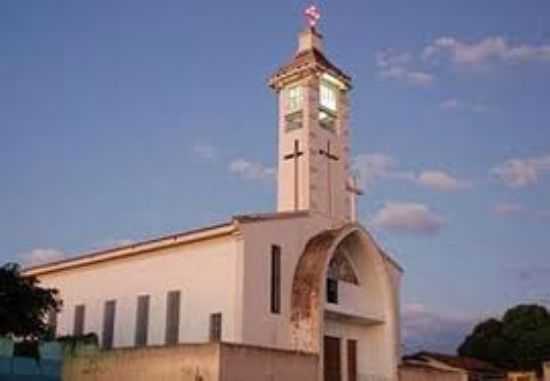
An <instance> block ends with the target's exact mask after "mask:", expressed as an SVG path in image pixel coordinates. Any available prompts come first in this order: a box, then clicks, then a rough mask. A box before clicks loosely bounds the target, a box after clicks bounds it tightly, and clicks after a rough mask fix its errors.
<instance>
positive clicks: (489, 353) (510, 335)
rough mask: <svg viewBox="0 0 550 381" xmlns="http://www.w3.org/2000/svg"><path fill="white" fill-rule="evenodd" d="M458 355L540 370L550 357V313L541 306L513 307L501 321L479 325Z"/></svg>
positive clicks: (507, 366) (508, 365)
mask: <svg viewBox="0 0 550 381" xmlns="http://www.w3.org/2000/svg"><path fill="white" fill-rule="evenodd" d="M458 353H459V354H460V355H461V356H469V357H474V358H478V359H480V360H485V361H488V362H491V363H493V364H495V365H497V366H500V367H502V368H505V369H511V370H532V369H537V370H539V371H540V368H541V365H542V362H543V361H545V360H548V359H549V358H550V312H549V311H548V310H547V309H546V308H544V307H542V306H538V305H519V306H516V307H514V308H511V309H509V310H508V311H506V313H505V314H504V316H503V317H502V319H501V320H498V319H489V320H486V321H484V322H482V323H480V324H478V325H477V326H476V327H475V328H474V330H473V332H472V333H471V334H470V335H469V336H468V337H466V339H465V340H464V342H463V343H462V345H460V347H459V348H458Z"/></svg>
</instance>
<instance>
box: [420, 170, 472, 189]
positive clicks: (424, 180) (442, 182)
mask: <svg viewBox="0 0 550 381" xmlns="http://www.w3.org/2000/svg"><path fill="white" fill-rule="evenodd" d="M417 182H418V183H419V184H420V185H422V186H425V187H427V188H430V189H433V190H436V191H442V192H454V191H458V190H463V189H468V188H471V186H472V185H471V183H469V182H467V181H462V180H458V179H457V178H455V177H453V176H451V175H449V174H448V173H446V172H443V171H424V172H421V173H420V175H418V178H417Z"/></svg>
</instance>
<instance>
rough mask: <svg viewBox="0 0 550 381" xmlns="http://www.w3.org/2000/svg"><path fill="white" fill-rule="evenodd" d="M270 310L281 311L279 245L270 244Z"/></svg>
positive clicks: (273, 311)
mask: <svg viewBox="0 0 550 381" xmlns="http://www.w3.org/2000/svg"><path fill="white" fill-rule="evenodd" d="M271 312H272V313H274V314H279V313H281V247H280V246H277V245H272V246H271Z"/></svg>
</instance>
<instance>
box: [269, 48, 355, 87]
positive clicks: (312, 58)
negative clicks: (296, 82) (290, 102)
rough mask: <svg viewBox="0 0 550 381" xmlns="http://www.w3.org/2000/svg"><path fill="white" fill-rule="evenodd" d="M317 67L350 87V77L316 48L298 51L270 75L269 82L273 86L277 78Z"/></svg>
mask: <svg viewBox="0 0 550 381" xmlns="http://www.w3.org/2000/svg"><path fill="white" fill-rule="evenodd" d="M318 67H320V68H323V69H325V70H327V71H328V72H330V73H332V74H333V75H335V76H336V77H338V78H339V79H341V80H342V81H343V82H344V83H346V84H347V85H348V86H350V87H351V77H350V76H349V75H347V74H346V73H344V72H343V71H342V70H340V69H339V68H338V67H337V66H336V65H334V64H333V63H332V62H330V61H329V60H328V58H326V57H325V55H324V54H323V53H321V52H320V51H319V50H317V49H310V50H305V51H302V52H298V53H297V54H296V55H295V56H294V59H293V60H292V61H291V62H290V63H288V64H287V65H285V66H283V67H281V68H280V69H279V70H277V72H276V73H275V74H274V75H273V76H272V77H271V81H270V84H271V85H272V86H273V84H274V83H275V82H277V81H278V80H279V79H281V78H284V77H285V76H287V75H292V74H293V73H295V72H298V71H302V70H307V69H316V68H318Z"/></svg>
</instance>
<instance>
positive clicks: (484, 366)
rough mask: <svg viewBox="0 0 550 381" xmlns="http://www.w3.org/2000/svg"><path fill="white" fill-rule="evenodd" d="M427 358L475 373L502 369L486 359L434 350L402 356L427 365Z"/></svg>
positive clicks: (408, 361)
mask: <svg viewBox="0 0 550 381" xmlns="http://www.w3.org/2000/svg"><path fill="white" fill-rule="evenodd" d="M429 360H435V361H437V362H440V363H443V364H445V365H447V366H449V367H452V368H456V369H461V370H465V371H467V372H476V373H502V372H503V371H502V369H500V368H498V367H496V366H494V365H493V364H490V363H488V362H486V361H482V360H478V359H475V358H472V357H465V356H453V355H447V354H443V353H435V352H418V353H416V354H413V355H410V356H405V357H403V361H405V363H407V364H409V363H411V364H417V365H418V364H423V365H426V366H429V365H430V364H429Z"/></svg>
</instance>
